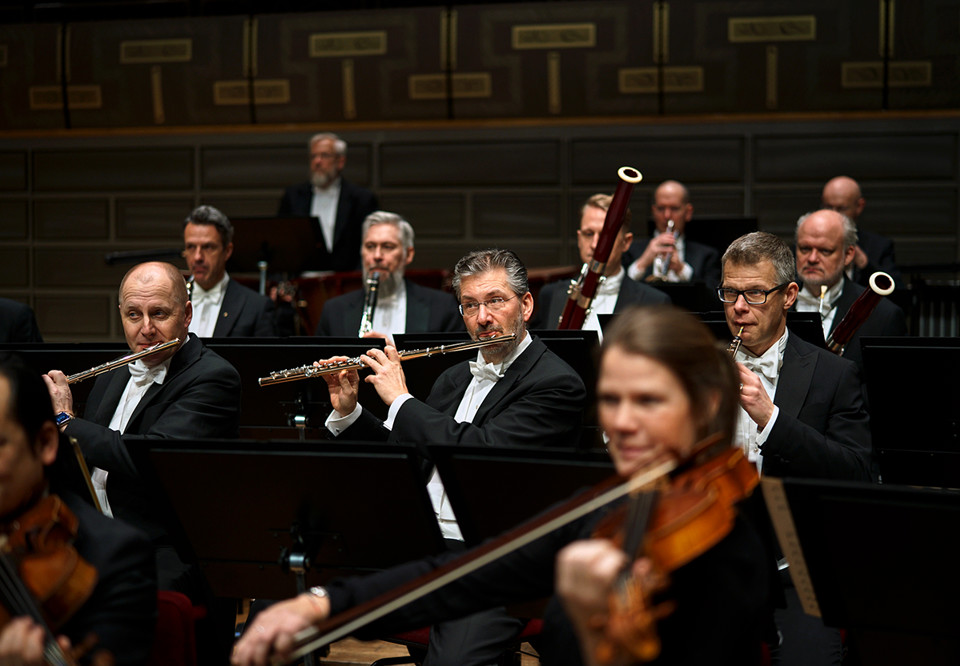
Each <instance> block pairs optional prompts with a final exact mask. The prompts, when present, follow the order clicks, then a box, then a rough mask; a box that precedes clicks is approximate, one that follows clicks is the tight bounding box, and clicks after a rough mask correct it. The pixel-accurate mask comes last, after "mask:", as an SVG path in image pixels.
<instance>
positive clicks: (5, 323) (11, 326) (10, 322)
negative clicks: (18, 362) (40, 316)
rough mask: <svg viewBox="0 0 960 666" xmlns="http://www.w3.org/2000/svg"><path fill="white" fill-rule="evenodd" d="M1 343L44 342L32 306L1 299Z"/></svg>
mask: <svg viewBox="0 0 960 666" xmlns="http://www.w3.org/2000/svg"><path fill="white" fill-rule="evenodd" d="M0 342H43V337H42V336H41V335H40V329H39V327H38V326H37V318H36V316H34V314H33V310H31V309H30V306H28V305H24V304H23V303H19V302H17V301H12V300H10V299H9V298H0Z"/></svg>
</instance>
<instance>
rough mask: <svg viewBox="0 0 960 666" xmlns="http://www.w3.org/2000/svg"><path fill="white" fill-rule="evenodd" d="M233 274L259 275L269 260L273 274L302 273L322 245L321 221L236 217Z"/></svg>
mask: <svg viewBox="0 0 960 666" xmlns="http://www.w3.org/2000/svg"><path fill="white" fill-rule="evenodd" d="M230 221H231V223H232V224H233V254H232V255H231V256H230V259H229V260H228V261H227V270H228V271H229V272H231V273H256V272H257V271H259V270H260V268H259V265H258V264H259V262H261V261H266V262H267V266H268V268H269V270H270V272H271V273H302V272H303V271H305V270H307V269H308V268H309V265H308V264H309V262H310V258H311V257H312V256H313V255H314V253H315V252H316V249H317V243H318V242H322V239H321V238H319V237H318V234H319V233H320V229H319V226H318V224H317V222H316V221H315V220H314V219H313V218H310V217H237V218H232V219H231V220H230Z"/></svg>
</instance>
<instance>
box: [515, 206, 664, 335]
mask: <svg viewBox="0 0 960 666" xmlns="http://www.w3.org/2000/svg"><path fill="white" fill-rule="evenodd" d="M612 199H613V197H611V196H610V195H609V194H594V195H593V196H592V197H590V198H589V199H587V201H586V203H584V204H583V207H582V208H581V209H580V228H579V229H578V230H577V247H578V249H579V250H580V261H582V262H583V263H585V264H587V263H589V262H590V261H591V260H592V259H593V253H594V252H595V251H596V249H597V241H598V240H599V239H600V232H601V231H602V230H603V223H604V222H605V221H606V215H607V210H608V209H609V208H610V202H611V201H612ZM632 242H633V233H632V232H631V231H630V210H629V209H627V210H626V212H625V213H624V216H623V224H622V225H621V226H620V229H619V230H618V231H617V236H616V241H615V242H614V244H613V248H612V249H611V250H610V256H609V257H608V258H607V265H606V268H605V270H604V274H603V276H604V279H603V282H601V283H600V285H599V287H597V292H596V294H595V295H594V297H593V300H592V301H591V302H590V312H589V314H588V315H587V317H586V319H585V320H584V322H583V327H582V328H583V329H584V330H593V331H600V321H599V319H598V318H597V315H600V314H611V313H614V312H621V311H622V310H626V309H627V308H628V307H629V306H631V305H655V304H669V303H670V297H669V296H667V295H666V294H665V293H664V292H662V291H660V290H658V289H654V288H653V287H651V286H649V285H646V284H644V283H642V282H636V281H635V280H632V279H631V278H629V277H628V276H627V272H626V270H625V269H624V268H623V266H622V265H621V264H620V257H621V256H622V255H623V252H624V251H625V250H626V249H627V248H629V247H630V243H632ZM569 286H570V281H569V280H559V281H557V282H552V283H550V284H548V285H545V286H544V287H543V289H541V290H540V308H539V314H538V316H537V320H536V322H535V323H534V324H533V325H532V326H531V328H547V329H551V328H557V324H558V322H559V319H560V315H561V314H562V313H563V309H564V307H565V306H566V304H567V299H568V295H567V288H568V287H569Z"/></svg>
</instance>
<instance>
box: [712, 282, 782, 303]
mask: <svg viewBox="0 0 960 666" xmlns="http://www.w3.org/2000/svg"><path fill="white" fill-rule="evenodd" d="M788 284H790V283H789V282H784V283H782V284H778V285H777V286H776V287H774V288H773V289H742V290H741V289H730V288H729V287H720V288H719V289H717V296H719V297H720V300H721V301H722V302H724V303H736V302H737V299H738V298H740V297H741V296H743V300H745V301H746V302H747V304H748V305H763V304H764V303H766V302H767V296H768V295H770V294H772V293H773V292H775V291H779V290H780V289H783V288H784V287H786V286H787V285H788Z"/></svg>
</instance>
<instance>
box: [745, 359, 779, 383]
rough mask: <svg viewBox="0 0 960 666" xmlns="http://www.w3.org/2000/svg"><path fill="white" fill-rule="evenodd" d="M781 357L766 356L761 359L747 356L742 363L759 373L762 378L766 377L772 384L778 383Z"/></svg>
mask: <svg viewBox="0 0 960 666" xmlns="http://www.w3.org/2000/svg"><path fill="white" fill-rule="evenodd" d="M779 360H780V359H779V356H778V355H764V356H761V357H760V358H756V357H752V356H747V357H745V358H744V359H743V360H742V361H741V363H743V364H744V365H745V366H747V368H749V369H750V370H752V371H753V372H755V373H757V374H758V375H760V376H762V377H766V378H767V379H769V380H770V381H771V382H773V381H776V379H777V370H778V369H779V368H778V367H777V366H778V365H779Z"/></svg>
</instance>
